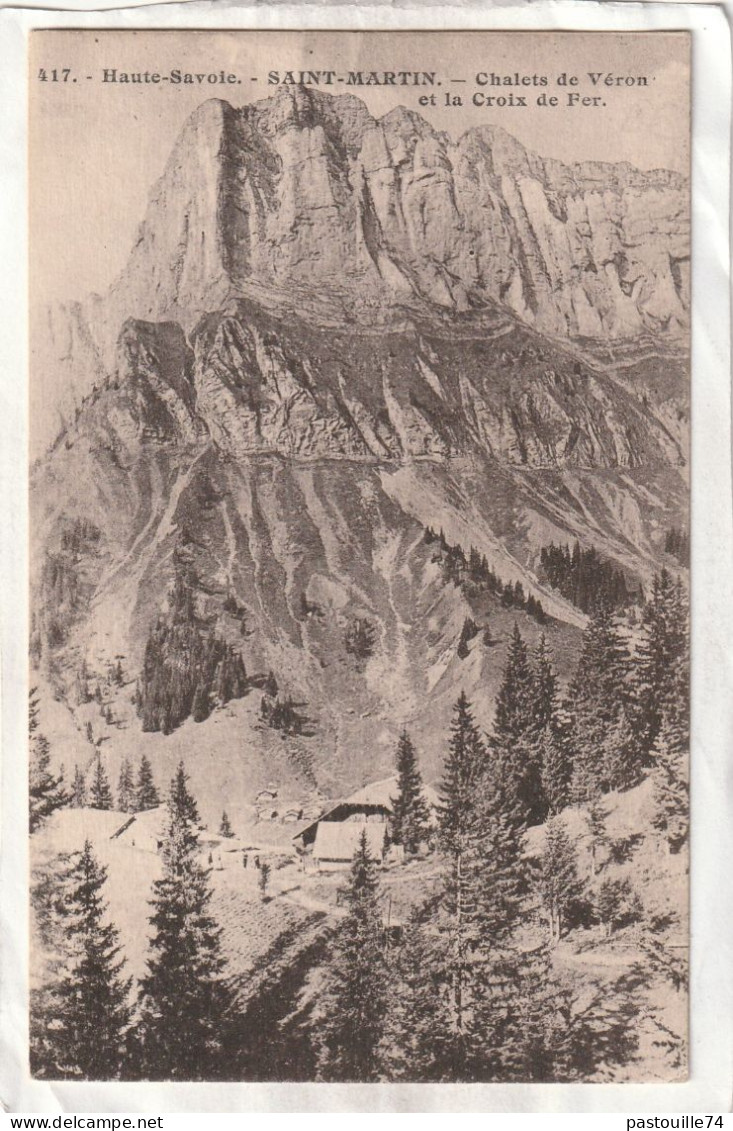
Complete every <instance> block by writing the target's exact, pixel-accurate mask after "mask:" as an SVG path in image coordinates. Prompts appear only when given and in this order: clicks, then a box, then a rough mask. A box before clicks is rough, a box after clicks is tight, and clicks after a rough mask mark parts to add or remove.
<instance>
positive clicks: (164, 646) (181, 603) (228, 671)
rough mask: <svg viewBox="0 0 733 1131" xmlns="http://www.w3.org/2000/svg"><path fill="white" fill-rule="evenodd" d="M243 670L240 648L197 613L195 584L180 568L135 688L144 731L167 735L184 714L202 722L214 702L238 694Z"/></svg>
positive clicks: (243, 681)
mask: <svg viewBox="0 0 733 1131" xmlns="http://www.w3.org/2000/svg"><path fill="white" fill-rule="evenodd" d="M246 690H247V673H246V670H245V667H244V661H243V660H242V656H241V653H240V652H239V651H237V649H235V648H234V646H233V645H231V644H228V643H227V642H226V641H225V640H223V639H222V638H221V637H220V636H218V635H217V633H216V632H214V631H213V630H212V629H211V627H210V626H208V625H206V624H205V623H203V622H202V621H201V620H200V619H199V617H198V616H197V614H196V601H195V596H194V591H193V586H192V585H191V583H190V579H189V578H188V577H187V576H186V573H185V571H184V570H179V572H178V573H177V575H176V578H175V581H174V584H173V587H172V589H171V592H170V593H169V596H168V612H167V613H166V614H165V615H162V616H160V617H159V618H158V620H157V621H156V623H155V625H154V626H153V629H152V631H151V633H150V635H149V637H148V641H147V644H146V646H145V657H144V661H143V668H142V672H141V675H140V681H139V685H138V689H137V692H136V697H135V698H136V707H137V711H138V714H139V716H140V718H141V719H142V727H143V730H144V731H162V732H163V734H170V733H171V731H173V730H174V729H175V728H176V727H177V726H179V725H180V724H181V723H182V722H183V721H184V720H185V719H187V718H189V717H192V718H193V719H194V721H195V722H203V720H204V719H207V718H208V717H209V715H210V714H211V712H212V710H213V709H214V706H215V705H216V704H217V703H228V702H229V700H230V699H241V697H242V696H243V695H244V694H245V692H246Z"/></svg>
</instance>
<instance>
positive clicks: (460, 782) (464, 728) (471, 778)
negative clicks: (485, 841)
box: [438, 691, 486, 852]
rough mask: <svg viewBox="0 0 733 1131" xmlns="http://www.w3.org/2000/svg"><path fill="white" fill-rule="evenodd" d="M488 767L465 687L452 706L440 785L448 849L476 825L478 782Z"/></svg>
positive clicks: (443, 832)
mask: <svg viewBox="0 0 733 1131" xmlns="http://www.w3.org/2000/svg"><path fill="white" fill-rule="evenodd" d="M485 768H486V750H485V748H484V745H483V743H482V741H481V738H480V735H479V732H478V727H477V726H476V723H475V721H474V717H473V714H472V712H471V704H470V703H469V701H468V699H467V697H466V693H465V691H461V694H460V696H459V697H458V700H457V702H456V705H455V707H454V709H453V720H452V722H451V737H450V742H449V746H448V757H447V759H446V763H445V769H444V772H443V780H442V782H441V787H440V804H439V807H438V819H439V823H440V833H441V841H442V843H443V846H444V848H445V850H446V851H448V852H453V851H456V850H459V849H460V847H461V843H462V839H463V838H464V837H465V836H466V835H467V834H468V833H469V832H470V831H471V830H472V829H473V828H474V825H475V817H476V802H477V796H476V786H477V784H478V781H479V779H480V778H481V776H482V774H483V773H484V771H485Z"/></svg>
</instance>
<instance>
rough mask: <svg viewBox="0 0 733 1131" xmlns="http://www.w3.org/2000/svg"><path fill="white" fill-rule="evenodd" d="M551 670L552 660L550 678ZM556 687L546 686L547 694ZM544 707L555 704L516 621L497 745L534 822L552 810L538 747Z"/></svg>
mask: <svg viewBox="0 0 733 1131" xmlns="http://www.w3.org/2000/svg"><path fill="white" fill-rule="evenodd" d="M549 670H550V669H549V661H548V670H547V671H545V672H543V675H544V677H545V678H548V675H549ZM550 690H551V688H550V687H549V686H548V687H546V688H544V689H543V691H544V694H545V696H547V695H548V694H550ZM542 711H547V712H549V711H550V705H549V704H548V703H544V702H542V700H541V699H540V696H539V695H538V687H537V683H536V680H535V673H534V671H533V670H532V665H531V663H530V659H529V653H528V651H527V645H526V644H525V642H524V640H523V639H522V634H521V633H520V631H519V628H518V627H517V624H516V622H515V624H514V629H513V631H512V639H511V643H510V645H509V652H508V654H507V659H506V664H505V667H504V673H503V676H502V681H501V686H500V688H499V693H498V695H497V699H496V713H495V716H494V727H493V731H492V735H491V747H492V749H493V751H494V752H495V755H496V761H497V765H498V768H499V772H500V774H501V777H502V779H503V782H504V784H505V786H506V789H507V791H508V796H511V795H513V798H514V802H515V805H516V810H517V819H518V820H522V821H524V822H526V823H528V824H538V823H540V822H541V821H542V820H544V817H545V815H546V812H547V804H546V801H545V797H544V790H543V788H542V767H541V764H540V758H539V750H538V740H539V735H540V731H541V724H542V722H543V721H544V718H543V715H542ZM548 725H549V718H548Z"/></svg>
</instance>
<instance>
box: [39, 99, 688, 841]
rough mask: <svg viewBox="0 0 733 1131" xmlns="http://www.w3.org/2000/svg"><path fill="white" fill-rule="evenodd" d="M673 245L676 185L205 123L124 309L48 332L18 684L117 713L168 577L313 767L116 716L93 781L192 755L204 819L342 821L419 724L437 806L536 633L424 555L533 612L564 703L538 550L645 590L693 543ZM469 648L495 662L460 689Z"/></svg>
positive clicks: (162, 185) (558, 614)
mask: <svg viewBox="0 0 733 1131" xmlns="http://www.w3.org/2000/svg"><path fill="white" fill-rule="evenodd" d="M685 217H686V191H685V187H684V185H683V184H682V182H681V181H680V179H679V178H677V177H675V176H673V175H672V174H668V173H654V174H641V173H639V172H638V171H635V170H633V169H630V168H627V167H614V166H600V165H579V166H576V167H573V168H565V167H563V166H560V165H558V164H556V163H552V162H547V161H543V160H542V159H540V158H538V157H535V156H534V155H531V154H528V153H526V152H525V151H524V149H523V148H522V147H521V146H519V145H518V144H517V143H516V142H515V141H513V139H511V138H510V137H509V136H508V135H506V134H504V133H503V132H502V131H498V130H489V129H486V128H482V129H479V130H473V131H470V132H469V133H468V134H466V135H464V137H463V138H461V139H460V140H459V141H458V142H455V143H454V142H452V141H450V139H448V138H447V137H446V136H445V135H442V134H438V133H436V132H435V131H433V130H432V129H431V128H430V126H429V125H428V124H427V123H426V122H424V121H422V120H421V119H420V118H419V117H418V116H417V115H414V114H411V113H408V112H407V111H404V110H398V111H395V112H394V113H392V114H389V115H387V116H386V117H385V118H384V119H382V120H381V121H375V120H374V119H372V118H371V116H370V115H369V114H368V112H367V110H366V108H365V107H364V105H363V104H362V103H361V102H359V100H358V99H355V98H350V97H344V98H330V97H328V96H324V95H318V94H312V93H308V92H307V91H303V90H298V91H295V92H291V93H286V92H281V93H279V94H278V95H277V96H276V97H275V98H273V99H270V100H268V101H267V102H264V103H258V104H255V105H252V106H248V107H245V108H243V109H242V110H234V109H232V107H230V106H228V105H227V104H226V103H223V102H219V101H211V102H207V103H205V104H204V105H203V106H202V107H201V108H200V109H199V111H197V113H196V114H194V115H193V117H192V118H191V120H190V121H189V122H188V124H187V126H186V127H185V129H184V131H183V133H182V135H181V137H180V138H179V139H178V142H177V143H176V146H175V148H174V150H173V153H172V155H171V158H170V160H169V162H168V165H167V168H166V170H165V172H164V175H163V177H162V178H161V180H160V182H159V183H158V184H157V185H156V186H155V188H154V189H153V192H152V194H151V198H150V205H149V209H148V213H147V216H146V218H145V221H144V223H143V224H142V226H141V228H140V231H139V234H138V239H137V242H136V244H135V247H134V248H133V250H132V252H131V255H130V259H129V262H128V264H127V267H126V269H125V271H124V272H123V273H122V275H121V277H120V278H119V279H118V281H117V282H116V284H115V285H114V287H113V288H112V289H111V291H110V293H109V294H108V295H106V296H104V297H102V298H100V299H98V300H95V301H94V302H93V303H88V304H85V305H80V304H73V305H70V306H68V307H66V308H64V309H63V310H59V311H56V312H55V313H54V314H53V315H52V316H50V317H49V316H46V317H44V318H43V319H41V320H40V321H39V322H37V323H36V325H35V326H34V335H33V345H32V349H33V367H34V376H35V390H36V402H35V404H34V413H35V414H36V418H35V421H34V422H37V421H38V420H42V419H43V418H42V412H43V411H44V409H46V410H48V412H49V418H48V419H49V420H50V422H51V424H52V426H53V430H54V432H56V431H58V421H59V413H61V415H62V416H63V418H64V419H65V421H66V424H65V427H64V428H62V430H61V432H60V434H59V435H58V437H57V439H56V442H55V444H54V445H53V448H52V449H51V450H50V451H49V452H48V453H47V454H46V456H45V457H44V458H43V459H40V460H39V462H38V464H37V466H36V468H35V471H34V477H33V483H32V508H33V516H32V517H33V522H32V528H33V536H34V543H35V548H34V552H33V555H32V562H33V567H34V579H33V582H34V588H35V593H36V597H35V599H34V609H35V610H36V616H35V622H34V631H33V637H34V657H35V659H36V660H37V661H38V662H39V663H40V665H41V667H42V668H43V670H44V672H45V673H46V675H48V676H49V678H50V679H51V682H52V683H53V685H54V694H55V695H56V696H57V697H58V699H59V700H65V701H66V703H67V705H68V706H69V710H70V713H71V715H72V716H73V720H75V721H73V723H72V726H73V727H76V728H77V730H78V731H79V732H84V730H85V726H83V725H82V723H85V722H86V721H88V720H86V719H85V718H84V717H83V713H82V715H80V714H79V710H78V704H75V699H74V696H75V690H74V689H75V682H76V680H77V675H78V671H79V668H80V666H85V667H86V669H87V670H88V672H89V673H91V677H92V678H94V679H99V680H103V679H104V678H105V672H107V671H108V670H109V667H110V666H116V665H117V664H118V662H119V661H120V658H122V660H123V666H124V670H125V673H126V675H127V676H129V682H130V684H134V680H135V679H136V677H137V674H138V673H139V671H140V667H141V663H142V657H143V654H144V649H145V643H146V640H147V638H148V635H149V632H150V629H151V625H153V624H155V622H156V619H157V618H158V616H159V615H160V612H161V610H162V609H164V608H165V603H166V594H167V592H168V591H169V590H170V587H171V584H172V582H173V577H174V574H175V572H176V570H177V569H180V567H181V564H182V563H183V564H184V565H185V566H186V568H187V570H189V572H190V576H191V577H192V578H194V579H195V590H196V593H195V602H196V608H197V615H198V616H200V618H201V623H202V624H206V625H209V626H215V627H216V632H217V633H219V634H220V635H221V636H222V637H223V638H224V639H226V640H227V642H228V643H229V644H230V645H231V646H232V647H235V646H236V648H237V649H239V650H241V651H242V655H243V658H244V662H245V664H246V667H247V670H248V672H250V673H255V675H260V676H262V675H263V673H267V672H268V671H269V670H272V671H273V672H275V673H276V674H277V678H278V681H279V684H280V686H281V687H282V688H283V690H284V692H286V693H287V694H288V695H291V696H293V697H294V698H295V699H296V700H297V701H298V702H302V703H305V704H307V712H308V716H309V719H310V720H311V721H312V733H311V734H310V735H308V736H300V737H298V738H297V739H296V738H293V737H292V736H291V737H288V738H287V740H286V739H280V738H279V737H277V736H276V737H274V738H273V736H272V735H271V734H269V733H267V731H266V728H265V729H264V730H263V723H262V720H261V718H260V717H259V715H258V708H257V698H258V696H257V695H256V694H255V692H254V691H253V690H252V691H251V693H250V696H249V697H248V698H247V701H246V702H245V703H244V705H241V704H240V706H239V707H237V709H236V712H235V713H234V714H231V713H226V712H224V711H218V712H215V713H214V715H213V716H212V717H211V718H210V719H208V720H207V721H206V722H205V723H202V724H200V726H199V725H198V724H194V723H193V722H191V723H190V725H189V723H186V724H185V725H184V726H183V727H182V728H181V732H180V734H183V735H184V738H185V742H184V746H183V747H181V746H179V745H176V744H177V743H179V741H183V740H182V739H180V734H179V732H176V734H177V735H178V737H174V736H169V735H162V734H155V735H141V733H140V723H139V720H138V719H137V717H136V716H135V712H134V709H133V708H132V705H131V702H130V694H131V693H130V691H128V690H127V688H125V689H124V690H119V691H114V692H112V691H110V694H114V696H115V697H116V698H115V703H114V712H113V713H114V716H115V718H116V719H117V720H118V722H117V723H115V724H111V725H107V724H104V726H105V731H104V735H103V738H104V739H106V740H108V746H105V750H106V751H108V752H109V756H110V757H112V758H116V757H118V756H121V755H122V754H124V753H125V752H127V753H130V754H133V753H134V755H135V757H137V756H138V751H139V748H140V744H141V743H142V744H143V746H145V748H146V749H148V750H149V751H150V753H151V755H152V756H154V757H156V758H160V759H164V758H167V757H168V756H169V755H170V754H171V751H175V753H176V757H178V756H185V757H186V758H187V759H189V758H191V759H194V760H196V759H198V758H199V756H200V751H199V749H198V743H199V742H200V741H201V737H200V736H201V735H202V734H205V735H206V743H207V746H206V749H207V751H208V752H209V753H210V755H211V766H212V767H213V770H214V771H215V772H218V771H219V770H221V772H222V773H224V770H223V769H222V767H225V768H226V773H225V774H224V777H223V778H222V779H221V782H220V784H221V790H219V787H218V786H217V790H219V791H218V792H216V791H215V796H214V795H212V805H219V808H221V804H220V802H221V796H220V794H226V795H227V796H228V793H226V791H228V790H230V789H231V788H232V785H233V783H234V786H236V789H238V790H239V791H240V794H241V796H242V797H249V796H250V794H251V792H252V790H253V789H254V788H255V787H257V788H259V787H261V785H262V784H266V782H267V780H268V775H270V776H271V775H272V774H273V773H274V772H275V771H274V770H273V769H272V767H273V766H275V767H278V769H277V773H278V774H282V776H284V778H287V776H288V774H292V775H294V776H295V777H297V778H298V780H299V781H300V782H301V784H303V785H304V787H305V786H307V787H308V788H312V787H316V786H317V787H318V788H323V789H325V790H326V792H330V793H332V794H334V793H337V792H338V791H339V790H340V789H341V788H342V787H346V786H353V785H354V784H358V781H359V780H361V779H362V778H363V777H365V776H366V777H375V776H378V773H381V772H382V771H388V770H389V769H390V768H391V764H392V759H393V746H394V740H395V738H396V735H397V734H398V733H399V730H400V728H401V727H402V726H403V725H405V724H407V725H408V726H409V728H410V730H411V731H412V733H413V735H414V737H415V738H416V739H417V740H418V741H419V744H420V747H421V750H422V752H423V755H424V759H425V766H426V769H427V771H428V772H429V773H430V774H431V775H432V774H433V773H437V772H438V771H439V768H440V764H441V758H442V756H443V753H444V751H443V747H442V745H441V743H442V740H443V737H444V735H445V730H446V726H447V720H448V718H449V715H450V709H451V704H452V703H453V702H454V701H455V699H456V697H457V695H458V694H459V692H460V690H461V689H462V688H463V689H465V690H466V691H467V692H468V693H469V695H470V696H471V697H472V698H474V700H475V706H476V712H477V715H478V717H479V718H480V720H481V722H482V724H483V725H486V726H488V725H489V724H490V721H491V713H492V709H493V707H492V704H493V696H494V692H495V690H496V686H497V682H498V679H499V677H500V673H501V667H502V663H503V659H504V655H505V650H506V645H507V641H508V639H509V634H510V632H511V628H512V625H513V622H514V619H515V617H518V618H519V619H520V621H521V626H522V631H523V632H524V633H525V635H527V637H528V639H530V641H531V642H533V643H534V642H535V641H536V639H537V637H538V635H539V632H540V631H541V630H542V629H541V627H540V624H539V623H538V622H537V620H535V619H532V617H530V616H529V615H528V614H527V613H526V612H525V611H519V612H517V611H515V610H509V611H508V610H507V609H506V608H503V607H502V606H501V604H500V602H499V600H498V598H493V597H492V598H491V600H488V598H487V600H486V601H485V602H484V603H483V604H481V602H479V604H478V605H477V604H476V602H475V601H474V603H473V604H472V603H471V600H469V598H468V597H467V596H466V593H465V592H464V591H463V590H462V589H461V588H459V587H457V586H455V585H454V584H453V583H452V582H446V579H445V577H444V576H443V575H442V574H441V568H440V565H439V564H438V563H437V562H436V559H435V557H434V551H433V549H431V546H430V544H429V543H428V542H426V541H425V538H424V535H425V528H426V527H428V526H431V527H434V528H435V529H439V528H441V527H442V528H443V530H444V531H445V534H446V536H447V538H448V540H449V541H450V542H451V543H459V544H461V545H462V546H463V547H464V548H465V550H466V551H468V550H469V548H470V547H471V546H472V545H473V546H475V548H476V549H477V550H478V551H479V553H480V554H481V555H485V556H486V558H487V561H488V563H489V565H490V566H491V567H492V569H494V570H495V572H496V573H497V574H498V575H499V577H501V578H502V579H503V580H504V581H505V582H512V583H513V584H515V583H516V582H520V583H521V585H522V587H523V590H524V592H525V593H526V594H528V595H532V596H533V597H534V598H535V599H536V600H540V601H541V602H542V605H543V607H544V609H545V612H546V614H547V618H548V620H547V624H546V625H545V626H544V631H546V632H547V635H548V638H549V641H550V644H551V646H552V647H553V649H554V652H555V656H556V660H557V664H558V668H559V670H560V672H561V675H562V676H563V677H564V676H566V675H567V674H568V673H569V672H570V671H571V670H572V665H573V664H574V662H575V654H576V652H577V644H578V638H579V629H580V628H582V626H583V623H584V620H583V617H582V615H581V614H580V613H579V612H578V610H577V609H574V608H573V607H571V606H570V605H568V604H567V602H565V601H564V600H562V599H561V598H560V597H559V596H558V595H557V593H555V592H554V591H552V590H549V589H548V588H547V586H546V585H545V584H544V583H543V580H542V576H541V573H540V572H539V571H538V561H539V552H540V547H541V546H542V545H545V544H547V543H549V542H551V541H554V542H558V543H559V542H572V541H574V540H575V539H576V538H577V539H579V540H580V541H581V542H582V543H583V544H585V545H591V544H593V545H595V546H596V547H597V549H598V550H599V552H600V553H601V554H602V555H603V556H604V557H607V558H609V559H612V560H613V561H615V562H616V563H617V564H619V565H620V566H621V567H622V568H623V569H624V570H626V571H627V574H628V576H629V577H630V578H636V579H638V580H641V581H644V582H648V581H649V579H650V577H651V575H652V573H653V571H654V569H655V568H657V567H658V565H659V564H660V562H661V561H664V560H665V559H664V549H663V546H664V534H665V531H666V530H667V529H669V527H671V526H672V525H679V524H680V522H681V514H682V512H683V511H684V505H685V495H684V485H683V482H682V478H681V475H680V471H679V468H680V466H681V465H682V464H684V462H685V454H686V445H685V439H684V427H685V424H686V418H687V392H686V383H685V382H686V376H685V364H684V352H683V350H682V349H681V348H680V346H679V343H678V341H677V339H676V332H677V331H680V330H681V329H682V328H683V327H684V325H685V319H686V309H687V295H686V285H687V284H686V277H685V270H684V262H685V256H686V246H687V245H686V228H685V224H686V220H685ZM561 339H562V340H561ZM57 385H58V387H57ZM59 393H60V395H59ZM43 436H44V431H43V428H42V427H41V428H38V430H37V432H36V438H37V440H38V439H40V438H42V437H43ZM79 531H81V532H82V534H83V535H84V537H83V538H82V537H81V535H80V534H79ZM82 543H83V544H82ZM70 547H71V548H70ZM232 610H235V612H233V611H232ZM467 616H471V617H473V618H475V619H476V620H477V623H480V624H482V625H483V624H485V623H487V624H488V625H489V627H490V629H491V632H490V633H489V634H488V643H486V640H487V637H486V636H484V634H480V635H479V636H477V637H476V638H475V640H473V641H472V643H471V648H470V654H469V655H468V656H464V657H461V656H459V655H458V653H457V650H456V644H457V640H458V638H459V636H460V633H461V628H462V625H463V623H464V620H465V618H466V617H467ZM360 619H366V620H368V621H369V622H370V624H371V625H372V626H373V631H374V649H373V654H372V655H371V656H369V658H368V659H367V660H366V661H365V662H364V663H357V662H355V660H354V657H353V655H352V654H351V653H350V652H349V651H348V649H347V648H346V645H345V641H346V639H347V634H348V631H349V627H350V626H351V625H353V624H354V622H355V621H358V620H360ZM82 661H83V664H82ZM252 686H253V687H256V686H257V684H256V683H255V684H253V685H252ZM232 710H233V709H232ZM237 712H239V713H237ZM235 717H236V724H235V723H233V722H231V721H230V722H229V723H227V722H226V721H225V720H226V719H230V720H231V719H234V718H235ZM221 724H223V725H221ZM99 725H102V724H99ZM217 727H218V728H219V729H218V730H217ZM237 728H241V733H240V730H238V729H237ZM235 732H236V733H235ZM217 734H218V735H219V739H217V737H216V736H217ZM222 735H224V736H225V737H224V738H222ZM186 736H187V737H186ZM242 736H243V737H242ZM186 743H189V747H187V748H185V749H184V747H185V744H186ZM146 744H147V745H146ZM240 744H243V745H244V748H245V749H246V751H247V759H246V760H243V759H242V758H241V757H240V756H239V753H238V751H239V747H240ZM233 751H234V752H235V753H233ZM67 762H68V764H73V759H72V758H71V757H69V758H68V759H67ZM207 765H208V763H207ZM217 767H218V770H217V769H216V768H217ZM206 773H207V774H208V770H207V771H206ZM204 776H206V775H204ZM217 780H218V779H217ZM211 819H213V817H212V818H211Z"/></svg>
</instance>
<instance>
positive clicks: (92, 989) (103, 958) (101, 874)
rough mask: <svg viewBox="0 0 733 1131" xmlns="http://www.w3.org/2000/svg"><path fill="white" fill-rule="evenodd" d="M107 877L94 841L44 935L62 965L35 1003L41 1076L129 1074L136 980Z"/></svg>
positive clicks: (58, 893) (62, 890)
mask: <svg viewBox="0 0 733 1131" xmlns="http://www.w3.org/2000/svg"><path fill="white" fill-rule="evenodd" d="M106 877H107V872H106V869H105V868H104V867H102V866H101V865H100V864H99V863H98V861H97V860H96V858H95V856H94V853H93V851H92V846H91V844H90V843H89V841H87V842H86V843H85V845H84V848H83V850H82V852H81V853H80V854H79V855H78V857H77V858H76V859H75V860H74V859H73V858H72V863H71V865H70V866H69V867H67V868H66V870H65V872H64V875H63V876H62V879H61V881H60V883H58V884H56V885H55V898H54V900H53V903H52V905H50V906H48V907H47V910H48V911H49V917H47V920H46V926H45V928H44V930H45V931H46V934H47V936H48V934H49V933H50V934H51V936H52V941H53V944H54V946H55V948H56V957H57V962H56V964H55V967H54V975H53V977H52V981H51V983H50V984H47V985H46V986H44V987H43V990H42V991H41V992H40V993H39V994H37V996H36V997H35V998H34V1000H33V1001H32V1022H31V1029H32V1055H33V1061H34V1071H36V1073H37V1074H39V1075H44V1076H49V1077H51V1078H55V1077H56V1078H57V1077H61V1078H72V1079H73V1078H78V1079H84V1080H113V1079H116V1078H117V1077H119V1075H120V1072H121V1070H122V1066H123V1063H124V1057H125V1046H126V1037H127V1030H128V1028H129V1024H130V1016H131V1010H130V1005H129V994H130V986H131V980H130V979H126V978H125V977H124V976H123V969H124V960H123V959H122V958H121V952H120V947H119V936H118V932H117V930H116V929H115V927H114V926H113V925H112V924H111V923H109V921H108V912H107V904H106V901H105V899H104V895H103V887H104V884H105V881H106ZM34 902H35V901H34ZM49 918H50V919H51V920H54V922H53V924H51V923H49Z"/></svg>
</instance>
